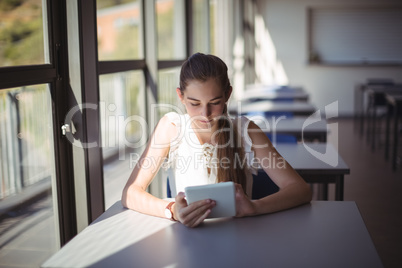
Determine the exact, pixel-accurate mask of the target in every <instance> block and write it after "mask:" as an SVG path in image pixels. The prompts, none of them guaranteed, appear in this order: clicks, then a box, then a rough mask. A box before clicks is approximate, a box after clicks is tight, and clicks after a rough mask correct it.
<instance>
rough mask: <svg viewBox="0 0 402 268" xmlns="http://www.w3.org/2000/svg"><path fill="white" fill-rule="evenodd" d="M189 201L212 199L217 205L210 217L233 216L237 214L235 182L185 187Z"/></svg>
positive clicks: (189, 202)
mask: <svg viewBox="0 0 402 268" xmlns="http://www.w3.org/2000/svg"><path fill="white" fill-rule="evenodd" d="M184 191H185V193H186V199H187V203H188V204H191V203H193V202H196V201H199V200H204V199H211V200H215V202H216V206H215V207H214V208H212V211H211V213H210V214H209V215H208V218H222V217H233V216H235V215H236V201H235V185H234V183H233V182H231V181H229V182H221V183H216V184H208V185H200V186H189V187H186V188H185V189H184Z"/></svg>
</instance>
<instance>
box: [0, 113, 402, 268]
mask: <svg viewBox="0 0 402 268" xmlns="http://www.w3.org/2000/svg"><path fill="white" fill-rule="evenodd" d="M337 122H338V123H339V128H338V132H336V131H334V129H332V132H331V134H330V135H329V138H328V141H329V142H330V143H333V144H334V142H335V141H336V139H338V141H339V148H338V150H339V153H340V155H341V156H342V158H343V159H344V160H345V162H346V163H347V164H348V165H349V167H350V169H351V174H350V175H347V176H346V177H345V200H348V201H356V203H357V206H358V207H359V209H360V212H361V214H362V217H363V219H364V221H365V223H366V226H367V228H368V230H369V232H370V235H371V237H372V239H373V242H374V244H375V246H376V248H377V251H378V253H379V255H380V257H381V259H382V261H383V264H384V266H385V267H402V254H401V252H402V167H400V168H399V170H398V171H397V172H392V171H391V167H390V163H389V162H386V161H385V160H384V157H383V147H379V148H378V149H377V151H376V152H372V151H371V149H370V147H369V146H368V145H367V143H366V142H365V140H364V139H362V138H361V137H360V136H359V135H358V134H357V133H355V132H354V128H353V126H354V125H353V120H351V119H339V120H338V121H337ZM126 167H127V164H124V163H123V162H121V161H120V162H117V164H115V165H109V166H107V167H106V168H105V176H106V177H110V178H115V180H114V181H106V183H105V187H106V189H107V193H106V197H107V199H108V200H106V206H107V207H108V206H110V204H113V203H114V202H115V200H118V198H119V197H120V193H121V187H122V185H124V182H125V180H126V179H127V177H128V174H129V172H130V171H129V170H127V168H126ZM122 170H124V171H122ZM125 170H127V171H125ZM332 193H333V186H331V188H330V192H329V194H330V195H329V198H330V200H331V199H332V200H333V194H332ZM52 221H53V213H52V209H51V200H50V198H49V199H46V200H41V201H40V202H38V203H35V204H33V205H32V207H31V208H30V209H29V211H27V212H26V213H25V214H24V213H22V214H21V215H16V217H15V218H13V219H10V220H8V221H2V222H0V268H1V267H38V266H39V265H40V263H42V262H43V261H44V260H45V259H46V258H47V257H48V256H50V255H51V254H52V252H54V251H55V250H56V247H57V246H56V243H55V239H54V235H53V234H54V233H55V232H54V230H53V226H54V225H53V222H52Z"/></svg>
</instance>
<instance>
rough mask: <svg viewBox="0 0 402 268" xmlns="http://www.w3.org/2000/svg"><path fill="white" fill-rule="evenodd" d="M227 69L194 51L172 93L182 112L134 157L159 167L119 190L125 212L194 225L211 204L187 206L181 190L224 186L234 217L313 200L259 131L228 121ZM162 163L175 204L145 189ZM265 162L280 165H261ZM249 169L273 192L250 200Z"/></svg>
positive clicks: (136, 174) (242, 121)
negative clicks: (232, 191) (229, 189)
mask: <svg viewBox="0 0 402 268" xmlns="http://www.w3.org/2000/svg"><path fill="white" fill-rule="evenodd" d="M227 70H228V69H227V66H226V64H225V63H224V62H223V61H222V60H221V59H219V58H218V57H216V56H213V55H204V54H201V53H197V54H194V55H192V56H191V57H190V58H188V60H187V61H186V62H184V64H183V66H182V68H181V73H180V87H179V88H177V89H176V92H177V95H178V97H179V98H180V101H181V102H182V103H183V104H184V106H185V108H186V111H187V114H185V115H179V114H177V113H173V112H172V113H168V114H166V115H165V116H164V117H163V118H162V119H161V120H160V121H159V123H158V124H157V126H156V128H155V130H154V133H153V135H152V137H151V139H150V141H149V143H148V145H147V147H146V149H145V151H144V153H143V154H142V156H141V158H140V159H139V163H143V160H144V159H146V158H149V160H150V161H149V162H150V163H157V166H156V168H151V167H147V168H145V167H141V166H140V165H136V167H135V168H134V170H133V172H132V174H131V176H130V178H129V179H128V181H127V184H126V186H125V188H124V190H123V196H122V204H123V205H124V206H125V207H127V208H130V209H133V210H136V211H139V212H142V213H146V214H149V215H154V216H158V217H167V218H169V219H171V220H175V221H179V222H181V223H183V224H184V225H186V226H188V227H195V226H198V225H199V224H200V223H202V222H203V221H204V219H206V218H207V216H208V215H209V213H210V212H211V210H212V209H213V207H214V206H215V202H214V200H209V199H206V200H202V201H198V202H195V203H192V204H190V205H187V202H186V200H185V195H184V193H183V191H184V187H186V186H190V185H201V184H209V183H218V182H224V181H233V182H234V183H235V185H236V217H246V216H254V215H259V214H265V213H272V212H275V211H279V210H284V209H288V208H291V207H294V206H298V205H301V204H304V203H307V202H310V201H311V190H310V187H309V185H308V184H307V183H306V182H305V181H304V180H303V179H302V178H301V177H300V176H299V175H298V174H297V172H295V170H294V169H293V168H292V167H291V166H290V165H289V164H288V163H287V162H286V161H284V160H283V158H281V156H280V155H279V153H278V152H277V151H276V150H275V148H274V147H273V146H272V144H271V141H270V140H269V139H268V137H267V136H266V135H265V133H264V132H262V130H261V129H260V128H259V127H258V126H257V125H256V124H255V123H253V122H252V121H249V120H248V119H247V118H245V117H238V118H236V119H231V118H229V117H228V114H227V102H228V100H229V98H230V95H231V93H232V87H231V85H230V82H229V78H228V74H227ZM167 157H168V162H167V165H168V167H169V168H170V173H169V180H170V181H172V182H173V184H175V188H176V190H177V192H178V194H177V195H176V198H175V202H169V201H166V200H162V199H159V198H157V197H155V196H153V195H151V194H149V193H148V192H147V191H146V189H147V187H148V186H149V184H150V183H151V182H152V179H153V178H154V175H155V174H156V173H157V171H158V170H159V168H160V167H161V165H162V164H164V163H163V161H164V159H166V158H167ZM269 158H271V159H269ZM273 158H276V159H273ZM264 159H265V160H266V159H269V160H270V161H269V162H270V163H282V164H281V165H278V166H272V165H270V166H266V165H263V163H264ZM253 163H254V164H255V163H257V164H258V163H260V164H261V167H262V168H263V169H264V171H265V172H266V173H267V174H268V175H269V177H270V178H271V179H272V180H273V181H274V182H275V184H276V185H277V186H278V187H279V191H278V192H277V193H274V194H271V195H269V196H266V197H264V198H261V199H259V200H252V199H251V190H252V179H253V178H252V173H255V171H256V167H255V165H254V164H253ZM165 164H166V163H165Z"/></svg>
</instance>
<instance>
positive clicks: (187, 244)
mask: <svg viewBox="0 0 402 268" xmlns="http://www.w3.org/2000/svg"><path fill="white" fill-rule="evenodd" d="M43 267H107V268H109V267H116V268H117V267H185V268H188V267H195V268H196V267H241V268H243V267H310V268H314V267H319V268H322V267H343V268H344V267H382V263H381V261H380V258H379V256H378V254H377V252H376V250H375V248H374V245H373V242H372V240H371V238H370V235H369V233H368V231H367V229H366V226H365V225H364V222H363V220H362V218H361V216H360V213H359V210H358V208H357V206H356V204H355V203H354V202H338V201H315V202H312V203H311V204H307V205H304V206H301V207H297V208H293V209H290V210H286V211H282V212H278V213H274V214H270V215H263V216H258V217H249V218H233V219H221V220H208V221H207V222H205V223H204V224H203V225H201V226H199V227H197V228H194V229H191V228H187V227H185V226H183V225H182V224H180V223H177V222H171V221H168V220H165V219H161V218H156V217H152V216H147V215H143V214H140V213H137V212H134V211H131V210H126V209H124V208H123V207H122V206H121V204H120V202H117V203H116V204H114V205H113V206H112V207H111V208H110V209H108V210H107V211H106V212H105V213H104V214H103V215H101V216H100V217H99V218H98V219H97V220H96V221H95V222H93V223H92V224H91V225H90V226H89V227H87V228H86V229H84V230H83V231H82V232H81V233H80V234H78V235H77V236H76V237H75V238H73V239H72V240H71V241H70V242H69V243H68V244H67V245H65V246H64V247H63V248H62V249H61V250H60V251H58V252H57V253H56V254H54V255H53V256H52V257H51V258H50V259H48V260H47V261H46V262H45V263H44V264H43Z"/></svg>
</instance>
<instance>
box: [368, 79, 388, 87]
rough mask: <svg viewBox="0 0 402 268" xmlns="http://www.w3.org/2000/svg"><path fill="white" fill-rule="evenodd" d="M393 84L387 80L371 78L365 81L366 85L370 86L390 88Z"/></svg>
mask: <svg viewBox="0 0 402 268" xmlns="http://www.w3.org/2000/svg"><path fill="white" fill-rule="evenodd" d="M394 84H395V82H394V80H392V79H388V78H371V79H367V85H370V86H392V85H394Z"/></svg>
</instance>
